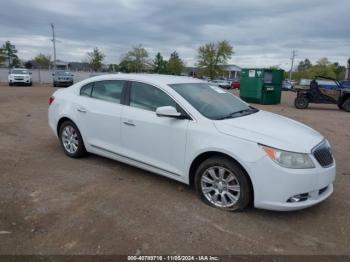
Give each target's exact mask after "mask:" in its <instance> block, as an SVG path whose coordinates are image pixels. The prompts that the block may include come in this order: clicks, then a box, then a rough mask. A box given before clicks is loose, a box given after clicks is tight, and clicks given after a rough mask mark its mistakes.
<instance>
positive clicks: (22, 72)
mask: <svg viewBox="0 0 350 262" xmlns="http://www.w3.org/2000/svg"><path fill="white" fill-rule="evenodd" d="M11 74H21V75H28V74H29V71H28V70H22V69H15V70H12V71H11Z"/></svg>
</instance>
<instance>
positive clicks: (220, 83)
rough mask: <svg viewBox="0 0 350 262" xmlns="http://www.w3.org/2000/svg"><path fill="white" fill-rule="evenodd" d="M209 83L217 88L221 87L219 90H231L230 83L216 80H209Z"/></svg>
mask: <svg viewBox="0 0 350 262" xmlns="http://www.w3.org/2000/svg"><path fill="white" fill-rule="evenodd" d="M209 83H210V84H213V85H216V86H218V87H221V88H225V89H231V82H230V81H226V80H218V79H217V80H211V81H209Z"/></svg>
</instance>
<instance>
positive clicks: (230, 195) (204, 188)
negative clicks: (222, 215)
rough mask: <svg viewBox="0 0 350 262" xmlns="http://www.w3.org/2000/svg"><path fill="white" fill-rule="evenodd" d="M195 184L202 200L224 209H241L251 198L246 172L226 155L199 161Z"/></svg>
mask: <svg viewBox="0 0 350 262" xmlns="http://www.w3.org/2000/svg"><path fill="white" fill-rule="evenodd" d="M195 186H196V191H197V194H198V195H199V197H200V198H201V199H202V201H203V202H205V203H206V204H208V205H210V206H212V207H216V208H219V209H222V210H225V211H236V210H243V209H244V208H246V207H247V206H248V204H249V203H250V200H251V199H252V197H251V193H252V191H251V188H250V185H249V182H248V178H247V175H246V173H245V172H244V170H243V169H242V168H241V167H240V166H239V165H238V164H237V163H235V162H234V161H233V160H232V159H229V158H227V157H220V156H217V157H211V158H209V159H207V160H205V161H204V162H203V163H201V164H200V166H199V167H198V169H197V171H196V175H195Z"/></svg>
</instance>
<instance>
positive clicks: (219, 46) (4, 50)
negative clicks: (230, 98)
mask: <svg viewBox="0 0 350 262" xmlns="http://www.w3.org/2000/svg"><path fill="white" fill-rule="evenodd" d="M17 53H18V51H17V49H16V47H15V45H13V44H12V43H11V42H10V41H6V42H5V43H4V44H3V45H2V47H1V48H0V65H1V64H4V63H6V64H7V65H8V67H9V68H12V67H18V66H20V65H24V66H25V67H26V68H32V67H33V66H36V67H39V68H45V69H49V68H52V67H53V66H52V65H53V61H52V59H51V56H50V55H45V54H41V53H40V54H38V55H37V56H35V57H34V58H33V59H31V60H29V61H25V62H22V61H21V60H20V59H19V58H18V55H17ZM233 54H234V51H233V46H232V45H231V44H230V43H229V42H228V41H226V40H224V41H219V42H217V43H207V44H204V45H202V46H200V47H199V48H198V49H197V63H196V65H195V66H196V72H193V73H194V74H195V75H196V76H207V77H210V78H212V79H214V78H216V77H218V76H220V75H222V72H223V66H224V65H226V64H227V62H228V61H229V60H230V59H231V57H232V55H233ZM105 57H106V56H105V54H104V53H103V52H102V51H101V50H100V49H99V48H98V47H95V48H94V49H93V50H92V51H91V52H88V53H87V62H88V64H89V65H90V68H91V70H93V71H101V70H104V71H110V72H124V73H132V72H136V73H141V72H150V73H158V74H170V75H180V74H182V73H183V72H184V69H185V63H184V61H183V60H182V59H181V58H180V56H179V53H178V52H177V51H173V52H172V53H171V54H170V57H169V58H168V59H165V58H164V57H163V55H162V54H161V53H160V52H158V53H157V54H156V55H155V57H154V58H150V57H149V53H148V51H147V50H146V48H144V47H143V46H142V45H138V46H134V47H132V48H131V50H129V51H128V52H127V53H126V54H124V55H123V56H122V59H121V61H120V63H119V64H109V65H108V66H107V67H105V66H104V63H103V62H104V59H105ZM345 71H346V68H345V66H341V65H340V64H339V63H338V62H330V61H329V60H328V59H327V58H321V59H320V60H318V61H317V62H316V63H315V64H312V63H311V61H310V60H309V59H308V58H306V59H304V60H302V61H300V63H299V64H298V67H297V69H296V70H295V71H294V72H293V79H295V80H300V79H302V78H307V79H312V78H313V77H315V76H317V75H320V76H326V77H332V78H336V79H344V77H345ZM286 77H288V76H287V72H286Z"/></svg>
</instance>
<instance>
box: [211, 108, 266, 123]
mask: <svg viewBox="0 0 350 262" xmlns="http://www.w3.org/2000/svg"><path fill="white" fill-rule="evenodd" d="M258 111H259V109H256V108H254V107H249V108H247V109H243V110H239V111H236V112H233V113H230V114H228V115H225V116H221V117H217V118H215V120H223V119H229V118H235V117H240V116H246V115H250V114H253V113H256V112H258Z"/></svg>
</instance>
